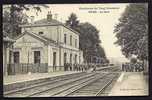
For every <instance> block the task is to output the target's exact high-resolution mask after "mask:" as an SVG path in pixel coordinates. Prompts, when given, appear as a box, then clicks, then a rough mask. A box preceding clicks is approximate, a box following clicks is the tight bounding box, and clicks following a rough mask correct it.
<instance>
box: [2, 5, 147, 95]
mask: <svg viewBox="0 0 152 100" xmlns="http://www.w3.org/2000/svg"><path fill="white" fill-rule="evenodd" d="M148 26H149V25H148V3H94V4H93V3H92V4H3V5H2V29H3V31H2V33H3V97H8V98H9V97H85V96H87V97H89V96H91V97H92V96H103V97H104V96H149V66H148V63H149V62H148Z"/></svg>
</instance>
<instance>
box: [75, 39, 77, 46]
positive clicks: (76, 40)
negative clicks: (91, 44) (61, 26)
mask: <svg viewBox="0 0 152 100" xmlns="http://www.w3.org/2000/svg"><path fill="white" fill-rule="evenodd" d="M75 47H77V39H75Z"/></svg>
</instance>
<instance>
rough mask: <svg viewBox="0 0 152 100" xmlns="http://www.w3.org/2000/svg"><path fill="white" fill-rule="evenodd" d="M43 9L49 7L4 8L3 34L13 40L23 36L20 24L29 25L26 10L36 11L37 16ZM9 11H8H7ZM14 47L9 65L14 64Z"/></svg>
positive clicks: (12, 5)
mask: <svg viewBox="0 0 152 100" xmlns="http://www.w3.org/2000/svg"><path fill="white" fill-rule="evenodd" d="M41 7H47V8H48V6H47V5H44V4H43V5H25V4H18V5H16V4H11V5H4V6H3V11H4V12H3V31H4V32H3V33H7V34H4V35H7V36H9V37H11V38H15V37H16V36H18V35H19V34H21V28H20V27H19V25H20V24H25V23H27V18H26V17H25V16H26V15H25V14H24V13H23V11H24V10H30V9H35V10H36V14H38V12H39V11H41ZM6 9H7V10H6ZM11 49H13V45H11V46H10V50H9V64H11V63H12V59H11V58H12V51H11ZM9 67H11V66H9Z"/></svg>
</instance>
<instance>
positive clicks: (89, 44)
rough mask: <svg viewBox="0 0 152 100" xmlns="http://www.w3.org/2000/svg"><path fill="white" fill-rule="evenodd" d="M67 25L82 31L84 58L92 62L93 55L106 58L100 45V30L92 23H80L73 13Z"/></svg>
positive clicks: (80, 37) (81, 47)
mask: <svg viewBox="0 0 152 100" xmlns="http://www.w3.org/2000/svg"><path fill="white" fill-rule="evenodd" d="M66 25H67V26H69V27H71V28H72V29H74V30H75V31H77V32H79V33H80V36H79V48H80V49H81V50H82V51H83V55H84V60H85V61H86V62H92V59H93V57H94V56H95V57H102V58H106V56H105V52H104V49H103V47H102V46H101V45H100V43H101V40H100V39H99V31H98V30H97V29H96V27H95V26H93V25H91V24H90V23H88V22H86V23H80V22H79V21H78V20H77V16H76V14H74V13H72V14H71V15H70V17H69V19H68V20H67V21H66Z"/></svg>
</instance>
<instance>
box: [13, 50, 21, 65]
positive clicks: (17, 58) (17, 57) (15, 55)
mask: <svg viewBox="0 0 152 100" xmlns="http://www.w3.org/2000/svg"><path fill="white" fill-rule="evenodd" d="M13 56H14V63H19V56H20V53H19V52H18V51H17V52H14V53H13Z"/></svg>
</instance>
